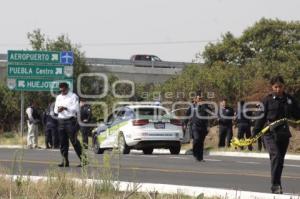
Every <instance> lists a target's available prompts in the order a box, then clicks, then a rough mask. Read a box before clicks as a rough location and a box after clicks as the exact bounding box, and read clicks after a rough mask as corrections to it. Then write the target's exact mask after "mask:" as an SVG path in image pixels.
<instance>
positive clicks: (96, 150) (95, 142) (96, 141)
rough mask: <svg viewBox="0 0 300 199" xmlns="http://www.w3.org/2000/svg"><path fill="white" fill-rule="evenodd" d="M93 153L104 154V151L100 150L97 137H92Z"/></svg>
mask: <svg viewBox="0 0 300 199" xmlns="http://www.w3.org/2000/svg"><path fill="white" fill-rule="evenodd" d="M93 151H94V153H96V154H102V153H103V152H104V150H103V149H101V148H100V143H99V141H98V139H97V137H93Z"/></svg>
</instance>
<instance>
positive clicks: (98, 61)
mask: <svg viewBox="0 0 300 199" xmlns="http://www.w3.org/2000/svg"><path fill="white" fill-rule="evenodd" d="M6 60H7V54H0V62H6ZM86 62H87V64H88V65H109V66H113V65H123V66H124V65H127V66H128V65H133V66H137V67H156V68H180V69H183V68H184V67H185V66H187V65H188V64H190V63H185V62H169V61H130V60H128V59H106V58H86Z"/></svg>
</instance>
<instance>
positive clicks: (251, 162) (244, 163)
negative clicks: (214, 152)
mask: <svg viewBox="0 0 300 199" xmlns="http://www.w3.org/2000/svg"><path fill="white" fill-rule="evenodd" d="M237 163H241V164H260V163H259V162H243V161H237Z"/></svg>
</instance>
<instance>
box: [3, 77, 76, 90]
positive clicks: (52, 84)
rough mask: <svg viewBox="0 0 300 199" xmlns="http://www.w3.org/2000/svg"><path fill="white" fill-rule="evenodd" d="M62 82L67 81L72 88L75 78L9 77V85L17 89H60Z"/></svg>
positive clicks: (12, 88) (10, 87)
mask: <svg viewBox="0 0 300 199" xmlns="http://www.w3.org/2000/svg"><path fill="white" fill-rule="evenodd" d="M60 82H67V83H68V84H69V85H70V88H71V90H72V88H73V79H64V80H47V79H26V78H16V79H15V78H8V79H7V86H8V88H9V89H11V90H16V91H51V90H53V91H58V90H59V88H58V85H59V83H60Z"/></svg>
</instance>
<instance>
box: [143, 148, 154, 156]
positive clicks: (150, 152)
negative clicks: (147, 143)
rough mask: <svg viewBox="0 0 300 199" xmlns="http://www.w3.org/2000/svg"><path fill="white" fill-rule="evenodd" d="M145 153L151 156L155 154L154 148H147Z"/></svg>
mask: <svg viewBox="0 0 300 199" xmlns="http://www.w3.org/2000/svg"><path fill="white" fill-rule="evenodd" d="M143 153H144V154H148V155H150V154H152V153H153V148H145V149H143Z"/></svg>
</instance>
